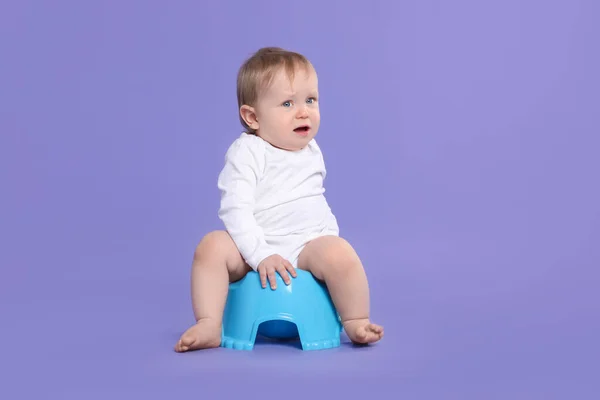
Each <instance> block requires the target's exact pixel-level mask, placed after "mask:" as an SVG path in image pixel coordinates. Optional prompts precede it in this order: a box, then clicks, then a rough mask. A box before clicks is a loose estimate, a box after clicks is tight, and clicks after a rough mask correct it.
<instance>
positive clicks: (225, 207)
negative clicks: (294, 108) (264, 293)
mask: <svg viewBox="0 0 600 400" xmlns="http://www.w3.org/2000/svg"><path fill="white" fill-rule="evenodd" d="M253 144H254V143H252V142H243V141H239V140H238V141H236V142H234V143H233V144H232V145H231V147H230V148H229V149H228V151H227V154H226V156H225V166H224V168H223V170H222V171H221V173H220V174H219V180H218V187H219V190H220V191H221V207H220V209H219V218H221V220H222V221H223V223H224V225H225V229H227V232H229V234H230V235H231V237H232V239H233V241H234V242H235V244H236V245H237V247H238V250H239V251H240V254H241V255H242V257H243V258H244V260H246V262H247V263H248V265H249V266H250V267H251V268H252V269H253V270H255V271H256V270H257V269H258V266H259V264H260V262H261V261H262V260H264V259H265V258H267V257H269V256H271V255H273V254H275V251H274V250H273V249H272V248H271V246H269V245H268V244H267V242H266V240H265V234H264V232H263V230H262V228H261V227H260V226H259V225H258V223H257V222H256V218H254V205H255V190H256V186H257V184H258V181H259V179H260V177H261V171H262V165H260V162H259V160H261V154H260V148H258V146H252V145H253Z"/></svg>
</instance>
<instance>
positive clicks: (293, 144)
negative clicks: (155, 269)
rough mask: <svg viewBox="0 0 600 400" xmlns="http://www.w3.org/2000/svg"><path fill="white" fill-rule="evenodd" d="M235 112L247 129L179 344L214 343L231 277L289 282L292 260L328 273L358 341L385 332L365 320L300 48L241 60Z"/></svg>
mask: <svg viewBox="0 0 600 400" xmlns="http://www.w3.org/2000/svg"><path fill="white" fill-rule="evenodd" d="M237 98H238V106H239V113H240V121H241V123H242V125H243V126H244V128H245V132H244V133H242V134H241V136H240V137H238V138H237V139H236V140H235V141H234V142H233V143H232V145H231V146H230V147H229V149H228V150H227V153H226V156H225V166H224V168H223V170H222V171H221V173H220V174H219V178H218V187H219V190H220V192H221V207H220V210H219V217H220V219H221V220H222V221H223V223H224V225H225V229H226V231H215V232H211V233H209V234H207V235H206V236H205V237H204V238H203V239H202V240H201V242H200V244H199V245H198V247H197V248H196V251H195V254H194V260H193V264H192V272H191V292H192V293H191V295H192V307H193V311H194V315H195V318H196V323H195V324H194V325H193V326H192V327H190V328H189V329H188V330H187V331H185V332H184V333H183V335H182V336H181V338H180V339H179V341H178V342H177V344H176V345H175V350H176V351H178V352H184V351H188V350H196V349H204V348H213V347H218V346H219V345H220V343H221V324H222V317H223V311H224V308H225V302H226V299H227V292H228V288H229V283H230V282H235V281H237V280H239V279H241V278H243V277H244V276H245V275H246V273H247V272H249V271H251V270H254V271H257V272H258V273H259V276H260V281H261V285H262V287H263V288H264V289H266V287H267V283H268V285H269V286H270V288H271V289H272V290H275V289H276V279H275V278H276V276H275V274H276V273H278V274H280V276H281V278H282V279H283V281H284V282H285V284H286V285H289V284H290V282H291V281H290V279H291V278H290V276H291V277H292V278H295V277H296V276H297V275H296V268H300V269H303V270H306V271H309V272H311V273H312V274H313V276H315V277H316V278H317V279H319V280H321V281H324V282H325V285H326V286H327V288H328V290H329V293H330V295H331V298H332V300H333V303H334V305H335V307H336V309H337V311H338V313H339V315H340V317H341V320H342V324H343V327H344V330H345V332H346V334H347V335H348V337H349V338H350V340H351V341H352V342H354V343H359V344H368V343H373V342H376V341H378V340H380V339H381V338H382V337H383V328H382V327H381V326H379V325H376V324H374V323H371V321H370V320H369V286H368V282H367V277H366V274H365V271H364V268H363V265H362V263H361V260H360V259H359V257H358V255H357V254H356V252H355V251H354V249H353V248H352V246H351V245H350V244H349V243H348V242H347V241H345V240H344V239H342V238H341V237H339V228H338V224H337V220H336V218H335V216H334V215H333V213H332V211H331V209H330V207H329V205H328V203H327V201H326V199H325V196H324V195H323V193H324V192H325V189H324V188H323V181H324V179H325V175H326V169H325V164H324V161H323V155H322V153H321V150H320V148H319V146H318V145H317V143H316V141H315V139H314V138H315V136H316V134H317V132H318V131H319V123H320V114H319V92H318V82H317V74H316V72H315V70H314V68H313V66H312V64H311V63H310V62H309V61H308V60H307V59H306V58H305V57H304V56H302V55H300V54H298V53H295V52H290V51H285V50H283V49H280V48H272V47H271V48H263V49H260V50H259V51H257V52H256V53H255V54H254V55H253V56H252V57H250V58H249V59H248V60H247V61H246V62H245V63H244V64H243V65H242V67H241V68H240V70H239V73H238V78H237Z"/></svg>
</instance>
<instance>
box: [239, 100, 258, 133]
mask: <svg viewBox="0 0 600 400" xmlns="http://www.w3.org/2000/svg"><path fill="white" fill-rule="evenodd" d="M240 115H241V116H242V119H243V120H244V121H246V124H247V125H248V126H249V127H250V128H251V129H253V130H257V129H258V118H257V117H256V111H255V110H254V107H250V106H249V105H243V106H241V107H240Z"/></svg>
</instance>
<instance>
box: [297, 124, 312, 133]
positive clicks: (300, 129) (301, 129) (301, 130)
mask: <svg viewBox="0 0 600 400" xmlns="http://www.w3.org/2000/svg"><path fill="white" fill-rule="evenodd" d="M309 130H310V127H309V126H308V125H303V126H299V127H297V128H296V129H294V132H296V133H299V134H301V135H302V134H304V135H306V134H307V133H308V131H309Z"/></svg>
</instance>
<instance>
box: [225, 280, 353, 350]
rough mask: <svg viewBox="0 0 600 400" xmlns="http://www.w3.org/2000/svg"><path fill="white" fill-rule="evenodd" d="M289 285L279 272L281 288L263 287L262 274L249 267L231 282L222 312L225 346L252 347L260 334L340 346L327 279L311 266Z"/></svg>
mask: <svg viewBox="0 0 600 400" xmlns="http://www.w3.org/2000/svg"><path fill="white" fill-rule="evenodd" d="M296 272H297V275H298V276H297V277H296V278H293V277H291V276H290V278H291V283H290V284H289V285H286V284H285V282H283V279H282V278H281V276H280V275H279V274H278V273H276V274H275V275H276V279H277V288H276V289H275V290H272V289H271V288H270V287H269V286H267V287H266V288H264V289H263V288H262V286H261V284H260V276H259V274H258V272H256V271H250V272H248V273H247V274H246V276H245V277H244V278H242V279H241V280H239V281H237V282H234V283H231V284H229V293H228V296H227V302H226V303H225V311H224V314H223V329H222V336H221V347H226V348H230V349H236V350H252V349H253V348H254V341H255V339H256V335H257V334H259V335H262V336H265V337H267V338H271V339H295V338H299V339H300V343H301V344H302V350H321V349H329V348H334V347H339V346H340V334H341V332H342V323H341V318H340V317H339V315H338V313H337V311H336V309H335V306H334V304H333V302H332V300H331V297H330V295H329V292H328V291H327V288H326V286H325V284H323V283H322V282H320V281H319V280H317V279H315V277H314V276H313V275H312V274H311V273H310V272H308V271H304V270H301V269H296Z"/></svg>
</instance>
